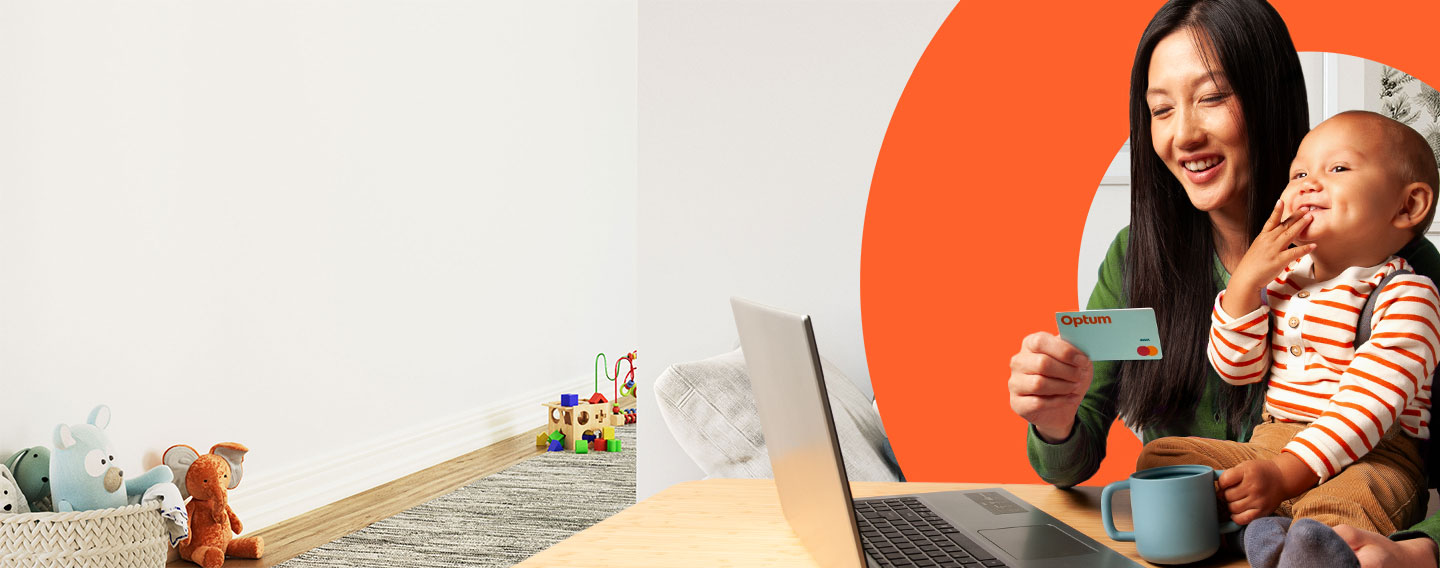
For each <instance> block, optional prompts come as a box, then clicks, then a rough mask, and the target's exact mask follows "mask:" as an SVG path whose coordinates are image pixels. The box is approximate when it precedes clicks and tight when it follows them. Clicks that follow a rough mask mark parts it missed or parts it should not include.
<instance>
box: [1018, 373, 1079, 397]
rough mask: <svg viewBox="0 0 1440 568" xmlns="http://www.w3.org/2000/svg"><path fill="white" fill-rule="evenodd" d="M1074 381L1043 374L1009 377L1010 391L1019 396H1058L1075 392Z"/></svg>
mask: <svg viewBox="0 0 1440 568" xmlns="http://www.w3.org/2000/svg"><path fill="white" fill-rule="evenodd" d="M1075 385H1076V383H1075V381H1067V380H1064V379H1057V378H1054V377H1047V376H1044V375H1015V376H1011V377H1010V392H1012V393H1015V394H1017V395H1020V396H1060V395H1069V394H1074V393H1075Z"/></svg>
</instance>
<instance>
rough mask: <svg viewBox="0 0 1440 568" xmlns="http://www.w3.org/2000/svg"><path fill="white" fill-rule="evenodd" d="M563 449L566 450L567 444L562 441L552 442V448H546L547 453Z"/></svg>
mask: <svg viewBox="0 0 1440 568" xmlns="http://www.w3.org/2000/svg"><path fill="white" fill-rule="evenodd" d="M563 449H565V444H563V443H561V442H560V440H550V447H549V448H546V451H549V452H558V451H560V450H563Z"/></svg>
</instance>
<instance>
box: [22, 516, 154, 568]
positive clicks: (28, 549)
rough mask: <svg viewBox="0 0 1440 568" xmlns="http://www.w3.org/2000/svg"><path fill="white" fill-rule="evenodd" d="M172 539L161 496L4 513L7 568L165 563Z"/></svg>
mask: <svg viewBox="0 0 1440 568" xmlns="http://www.w3.org/2000/svg"><path fill="white" fill-rule="evenodd" d="M169 544H170V541H169V539H168V537H167V534H166V531H165V525H164V519H163V518H162V517H161V516H160V503H159V502H158V501H147V502H145V503H141V504H139V505H129V506H126V507H116V508H113V509H99V510H95V511H80V512H76V513H21V514H16V515H0V567H3V568H11V567H17V568H18V567H25V568H31V567H35V568H39V567H44V568H59V567H64V568H90V567H95V568H102V567H103V568H163V567H164V566H165V559H166V553H167V552H168V549H169Z"/></svg>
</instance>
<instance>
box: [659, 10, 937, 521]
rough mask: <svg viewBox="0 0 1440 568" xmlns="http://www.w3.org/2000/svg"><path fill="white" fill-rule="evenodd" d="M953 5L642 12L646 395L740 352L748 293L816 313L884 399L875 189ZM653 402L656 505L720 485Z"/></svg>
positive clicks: (847, 362)
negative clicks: (869, 363)
mask: <svg viewBox="0 0 1440 568" xmlns="http://www.w3.org/2000/svg"><path fill="white" fill-rule="evenodd" d="M953 7H954V1H953V0H926V1H911V2H888V1H827V2H797V1H788V2H768V3H761V2H743V3H742V2H730V1H724V0H707V1H699V2H665V1H643V2H641V4H640V30H639V31H640V90H639V98H640V108H641V113H640V190H639V191H640V196H639V203H640V213H639V222H640V235H639V238H640V249H639V250H640V252H639V258H640V269H639V285H640V303H639V310H640V311H639V325H640V340H641V343H642V344H643V345H644V352H643V355H644V357H643V358H642V359H641V363H643V364H642V366H641V370H640V372H639V373H637V375H638V376H640V377H641V388H642V389H643V388H644V385H645V384H647V383H653V381H654V379H655V377H656V376H658V375H659V373H660V372H661V371H662V370H664V369H665V368H666V367H668V366H669V365H671V364H673V363H677V362H683V361H691V360H696V359H702V358H705V357H709V356H712V355H717V354H720V353H724V352H726V351H729V350H731V349H733V348H734V347H735V346H736V333H735V327H734V322H733V320H732V318H731V315H730V307H729V301H728V299H729V297H730V296H732V295H738V296H744V297H747V298H751V299H754V300H756V301H760V302H764V303H770V304H774V305H778V306H782V307H786V308H788V309H792V310H796V311H803V312H807V313H809V314H811V315H812V316H813V317H814V325H815V332H816V335H817V340H818V342H819V345H820V352H821V355H823V356H824V357H826V358H828V359H830V360H832V361H834V362H835V363H836V364H837V365H839V367H840V368H841V369H842V370H843V371H844V372H845V373H846V374H848V375H849V376H850V377H851V378H853V379H855V380H856V382H857V383H860V385H861V387H862V388H863V389H866V390H867V391H868V389H869V372H868V369H867V367H866V361H865V350H864V344H863V337H862V335H861V332H860V285H859V282H860V237H861V230H862V228H863V225H864V216H865V204H866V201H867V198H868V196H869V187H870V177H871V175H872V174H873V171H874V167H875V158H876V156H877V155H878V153H879V150H880V143H881V141H882V140H883V138H884V135H885V129H886V127H887V125H888V124H889V122H890V114H891V112H892V111H893V110H894V107H895V103H896V102H897V101H898V100H899V98H900V92H901V90H902V89H903V88H904V87H905V83H906V81H907V80H908V79H909V76H910V71H911V69H912V68H913V67H914V65H915V62H916V61H918V60H919V58H920V54H921V52H922V51H923V50H924V49H925V46H926V45H927V44H928V43H929V41H930V37H931V36H932V35H934V33H935V30H936V29H938V28H939V27H940V23H941V22H942V21H943V20H944V18H945V16H946V15H948V14H949V12H950V10H951V8H953ZM642 393H644V394H642V396H641V399H640V405H641V406H640V412H641V414H642V415H643V416H642V418H641V420H640V422H639V424H640V435H641V436H642V437H643V438H644V444H645V450H644V451H643V452H641V453H640V454H639V460H640V462H639V480H638V483H639V497H640V498H641V499H644V498H645V497H647V496H649V495H651V494H653V493H655V492H657V491H659V490H661V489H663V488H665V487H667V486H669V485H671V484H674V483H677V482H680V481H685V480H690V479H696V478H699V477H701V476H702V475H703V473H702V472H701V471H700V470H699V468H697V467H695V466H694V464H693V463H692V462H691V461H690V460H689V458H688V457H687V456H686V455H685V454H684V452H683V450H682V449H681V448H680V447H679V446H678V445H677V444H676V442H675V441H674V439H673V438H672V437H671V435H670V433H669V432H668V430H666V428H665V424H664V422H663V421H662V420H661V418H660V415H659V413H658V409H657V408H656V405H655V402H654V399H652V398H650V397H649V396H648V394H649V393H648V392H645V391H643V390H642ZM882 404H883V403H882Z"/></svg>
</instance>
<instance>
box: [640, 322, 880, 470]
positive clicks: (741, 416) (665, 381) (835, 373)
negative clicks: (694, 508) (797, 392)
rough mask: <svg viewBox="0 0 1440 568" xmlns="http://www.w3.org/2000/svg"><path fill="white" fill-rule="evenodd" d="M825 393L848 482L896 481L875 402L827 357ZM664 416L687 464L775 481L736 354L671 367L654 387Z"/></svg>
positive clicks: (746, 377)
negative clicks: (689, 462)
mask: <svg viewBox="0 0 1440 568" xmlns="http://www.w3.org/2000/svg"><path fill="white" fill-rule="evenodd" d="M820 363H821V369H822V370H823V371H824V373H825V389H826V391H827V392H828V394H829V397H830V412H831V414H833V415H834V417H835V432H836V434H837V435H838V436H839V438H840V452H841V454H842V455H843V456H844V458H845V472H846V474H847V475H848V476H849V479H850V480H851V481H899V480H900V469H899V467H898V466H897V465H896V464H895V463H894V462H893V461H892V459H893V458H887V457H886V452H885V449H884V448H885V446H886V439H885V427H884V426H883V425H882V424H881V423H880V414H879V413H878V412H876V410H875V407H874V406H873V405H872V404H871V401H870V399H868V398H866V396H865V395H864V393H862V392H860V389H859V388H857V387H856V386H855V384H854V383H853V382H851V381H850V379H849V378H847V377H846V376H845V375H844V374H843V373H841V372H840V370H839V369H837V368H836V367H835V365H833V364H831V363H830V362H829V361H826V360H824V359H823V358H822V359H821V361H820ZM654 388H655V397H656V399H657V400H658V401H659V403H660V414H661V415H662V416H663V417H664V419H665V423H666V425H668V426H669V427H670V432H671V433H672V434H674V436H675V439H676V440H677V441H678V442H679V443H680V446H681V447H682V448H684V449H685V452H686V453H687V454H689V455H690V459H692V460H694V461H695V464H696V465H699V466H700V469H702V470H704V471H705V475H707V476H709V477H731V478H735V477H740V478H768V477H772V474H771V470H770V457H769V454H767V453H766V451H765V438H764V435H763V434H762V433H761V430H760V416H759V414H758V413H757V411H756V409H755V398H754V396H753V394H752V392H751V389H750V375H749V373H748V372H747V371H746V369H745V356H744V355H743V354H742V353H741V351H740V350H739V349H736V350H735V351H732V352H730V353H726V354H723V355H717V356H715V357H711V358H709V359H705V360H702V361H694V362H690V363H679V364H676V365H672V366H671V367H670V368H668V369H666V370H665V372H663V373H661V374H660V377H659V378H658V379H656V382H655V387H654Z"/></svg>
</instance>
